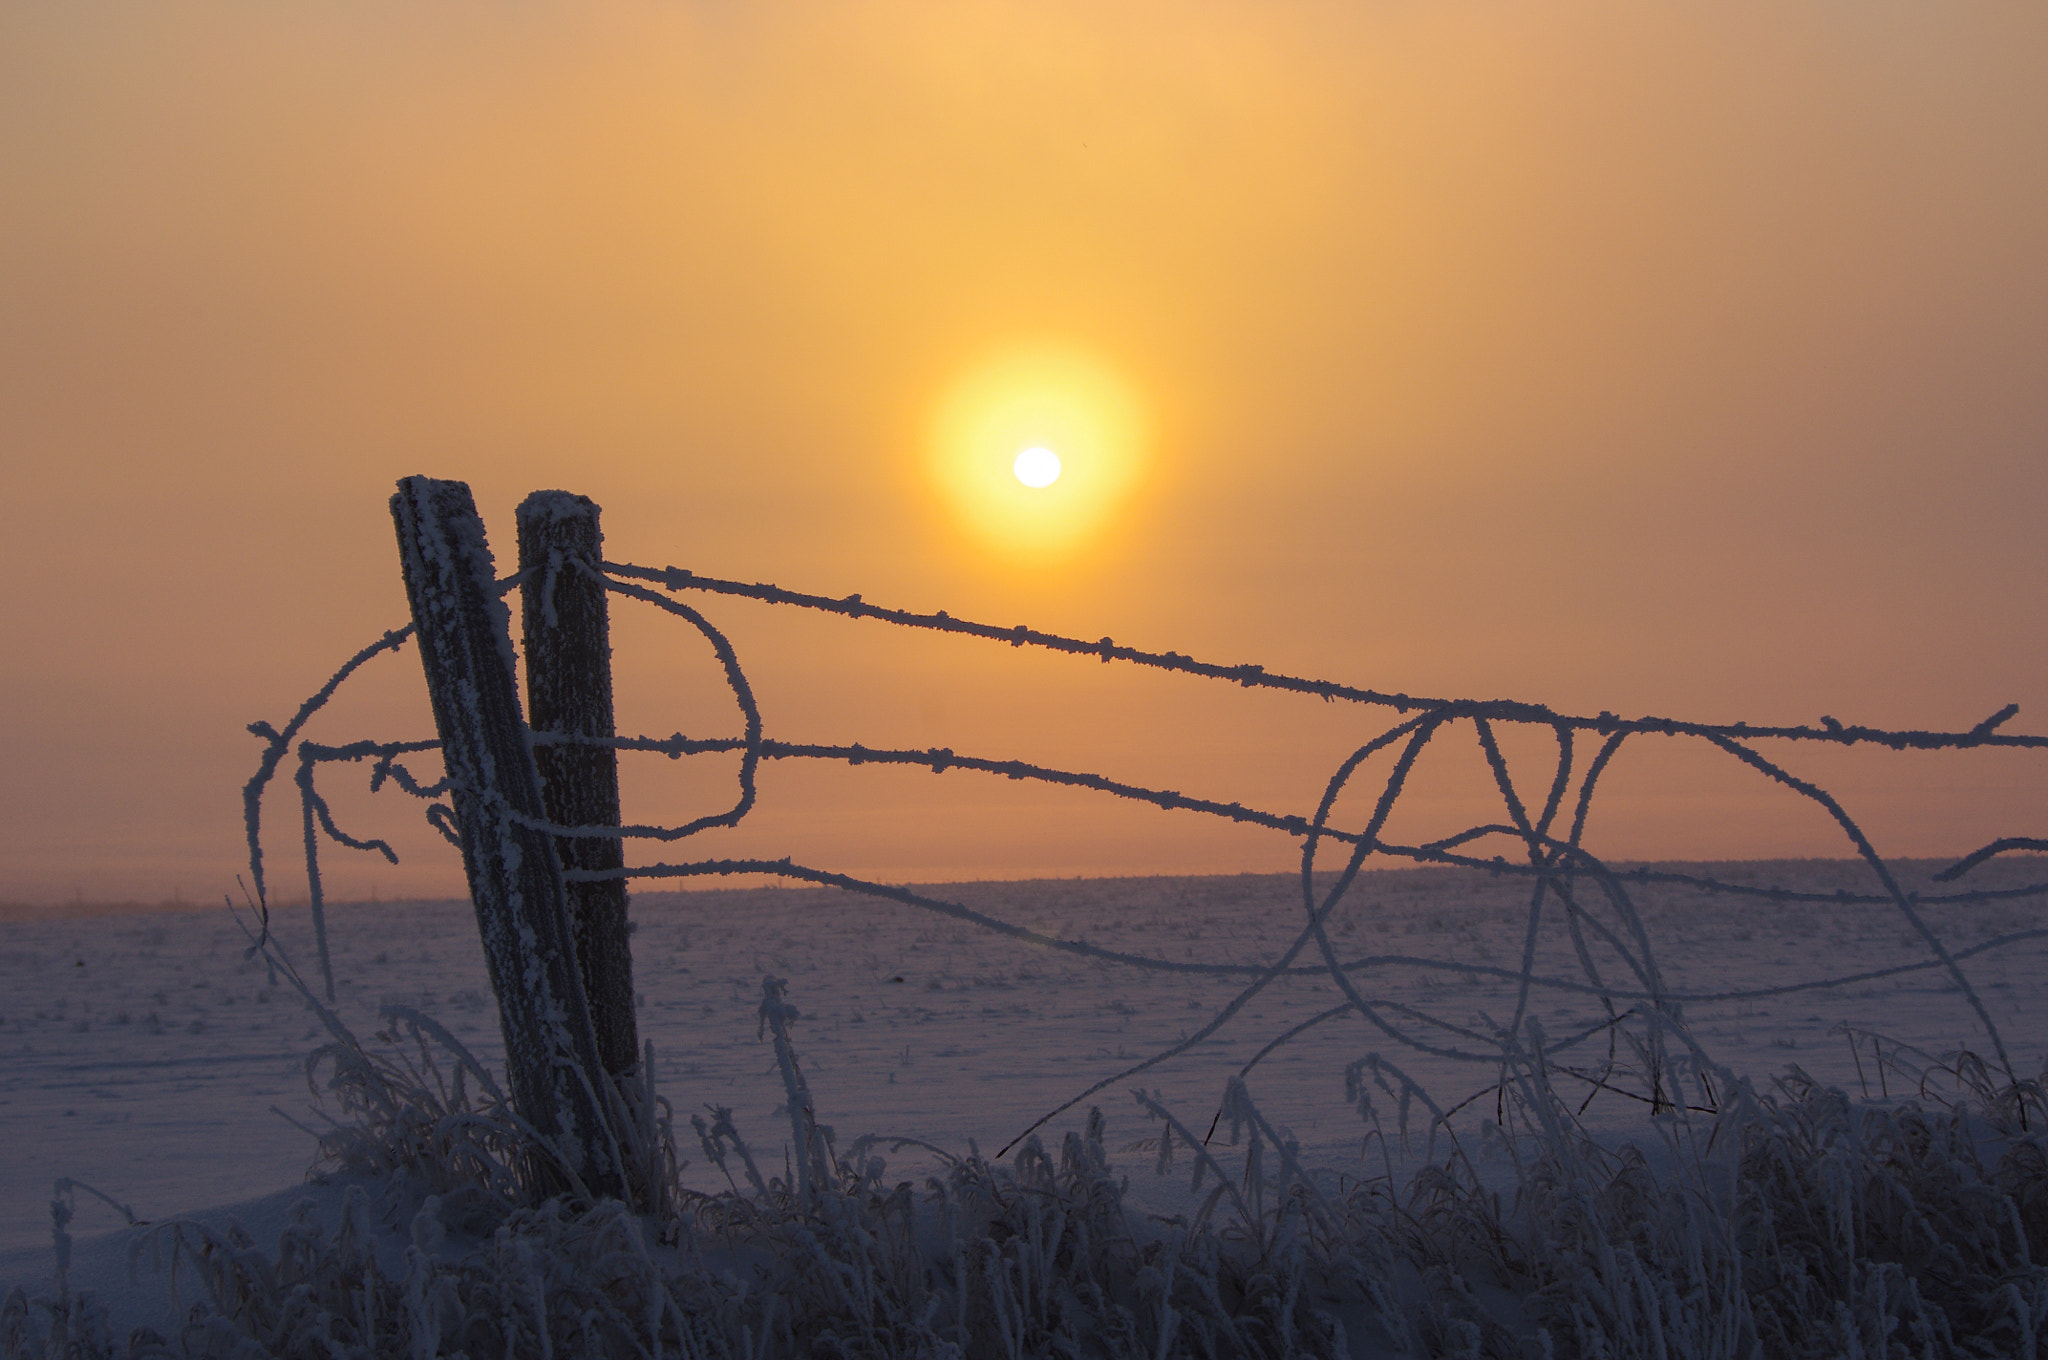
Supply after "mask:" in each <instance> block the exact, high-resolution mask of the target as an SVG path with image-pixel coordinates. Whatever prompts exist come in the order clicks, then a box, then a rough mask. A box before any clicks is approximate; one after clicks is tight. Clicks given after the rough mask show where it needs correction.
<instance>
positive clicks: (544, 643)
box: [519, 491, 640, 1077]
mask: <svg viewBox="0 0 2048 1360" xmlns="http://www.w3.org/2000/svg"><path fill="white" fill-rule="evenodd" d="M577 559H580V560H582V561H584V562H587V563H589V564H590V566H591V567H592V568H593V569H595V567H596V566H597V564H598V563H599V562H601V561H603V560H604V533H603V531H602V530H601V529H599V527H598V506H597V503H596V502H594V501H592V500H591V499H590V498H589V497H588V496H576V495H571V494H570V493H569V492H567V491H536V492H534V493H533V494H532V495H531V496H528V497H527V498H526V499H525V500H524V501H523V502H521V504H520V506H519V569H520V570H521V571H522V572H524V573H526V579H525V580H524V581H522V582H520V585H519V603H520V611H519V613H520V624H521V627H522V629H523V630H524V636H525V639H526V718H527V722H528V724H529V725H530V726H531V727H532V729H533V730H534V731H535V732H536V733H539V732H549V733H560V734H562V735H565V736H581V737H599V738H610V737H612V736H614V735H615V729H614V728H613V726H612V644H611V625H610V617H611V616H610V610H609V608H608V606H607V605H606V603H605V589H604V585H603V583H602V582H601V581H598V580H595V579H593V578H592V577H591V576H589V575H586V574H585V573H584V572H583V571H580V570H578V569H577V568H576V567H575V566H574V565H571V563H572V562H573V561H574V560H577ZM533 763H534V765H535V766H536V767H537V768H538V769H539V770H540V792H541V805H542V806H543V807H545V808H546V809H547V813H548V820H549V821H551V822H553V823H554V824H555V825H557V826H617V825H618V824H619V753H618V752H617V751H616V750H614V749H613V748H611V747H609V746H582V745H567V744H564V745H546V744H536V745H535V746H534V748H533ZM555 853H556V855H557V856H558V857H559V858H560V859H561V862H562V867H563V868H565V869H589V870H600V871H602V870H607V869H618V868H621V867H623V866H624V864H625V862H626V856H625V847H624V846H623V844H622V843H621V842H619V841H618V840H616V839H613V838H611V837H595V836H558V837H556V838H555ZM568 900H569V929H570V933H571V935H572V937H573V938H574V941H575V945H576V962H577V964H578V965H579V966H580V967H581V969H582V971H583V994H584V996H585V997H586V998H588V1000H589V1003H590V1023H591V1027H592V1028H593V1029H594V1030H595V1031H596V1034H597V1052H598V1057H599V1058H600V1059H601V1060H602V1061H603V1063H604V1066H605V1070H606V1071H607V1072H610V1073H611V1074H612V1075H613V1076H616V1077H623V1076H626V1075H628V1074H630V1073H632V1072H633V1071H634V1070H635V1068H636V1066H637V1065H638V1062H639V1057H640V1039H639V1030H638V1026H637V1024H636V1023H635V1021H634V1015H633V951H632V945H631V943H630V941H629V940H628V938H627V935H628V927H627V923H626V881H625V880H624V879H623V878H613V879H605V880H601V881H598V882H591V883H571V884H569V885H568Z"/></svg>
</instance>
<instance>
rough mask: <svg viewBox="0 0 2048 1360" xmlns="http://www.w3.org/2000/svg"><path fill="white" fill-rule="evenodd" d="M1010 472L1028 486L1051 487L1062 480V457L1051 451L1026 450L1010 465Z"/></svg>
mask: <svg viewBox="0 0 2048 1360" xmlns="http://www.w3.org/2000/svg"><path fill="white" fill-rule="evenodd" d="M1010 471H1012V472H1014V473H1016V474H1017V480H1018V481H1020V482H1022V483H1024V485H1026V486H1029V487H1044V486H1051V485H1052V484H1053V483H1054V482H1056V481H1058V480H1059V479H1060V456H1059V455H1058V454H1056V453H1054V452H1053V451H1052V450H1051V449H1026V450H1024V452H1022V453H1020V454H1018V455H1017V461H1016V462H1014V463H1012V464H1010Z"/></svg>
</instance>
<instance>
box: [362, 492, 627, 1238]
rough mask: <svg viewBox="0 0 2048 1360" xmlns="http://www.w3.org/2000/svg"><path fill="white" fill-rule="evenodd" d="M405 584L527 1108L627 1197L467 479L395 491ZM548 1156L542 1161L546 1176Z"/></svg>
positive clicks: (590, 1178) (512, 1072)
mask: <svg viewBox="0 0 2048 1360" xmlns="http://www.w3.org/2000/svg"><path fill="white" fill-rule="evenodd" d="M391 516H392V519H393V520H394V521H396V523H397V528H398V554H399V561H400V563H401V565H402V566H403V569H404V573H405V594H406V599H407V601H408V602H409V603H410V604H411V606H412V617H413V623H414V625H415V627H416V628H417V629H418V631H419V649H420V663H421V665H422V666H423V667H424V668H425V670H426V676H427V694H428V697H429V698H430V699H431V701H432V703H433V709H434V725H435V726H436V727H437V728H438V729H439V730H440V735H441V756H442V759H443V761H444V762H445V764H446V766H447V770H448V781H449V786H450V795H451V798H452V801H453V802H454V804H455V820H456V825H457V827H458V829H459V831H460V833H461V840H462V867H463V870H464V871H465V872H466V873H467V874H468V875H469V892H470V899H471V901H472V902H474V903H475V906H476V920H477V931H478V933H479V934H480V935H481V936H482V937H483V946H484V960H485V962H486V964H487V965H488V967H489V969H490V974H491V986H492V989H493V990H495V991H496V992H497V994H498V1021H499V1025H500V1027H501V1028H502V1029H503V1031H504V1036H505V1069H506V1075H507V1078H508V1079H509V1081H510V1084H511V1087H512V1099H513V1102H514V1104H515V1105H516V1106H517V1107H518V1111H519V1114H520V1116H521V1117H522V1118H523V1119H525V1120H526V1121H527V1122H528V1123H529V1124H531V1125H532V1126H533V1128H534V1129H535V1131H536V1132H538V1133H539V1134H540V1136H541V1137H542V1138H543V1139H545V1140H547V1141H548V1142H549V1143H551V1144H552V1145H553V1148H554V1150H555V1151H556V1152H557V1154H558V1155H559V1156H560V1157H562V1158H563V1160H564V1161H565V1163H566V1165H567V1166H568V1167H569V1169H570V1170H572V1171H573V1172H575V1174H576V1175H577V1176H578V1177H579V1178H580V1179H581V1180H582V1182H583V1184H584V1186H585V1187H586V1188H588V1189H589V1190H590V1191H592V1192H593V1193H596V1194H600V1195H612V1196H616V1197H619V1198H622V1199H623V1198H625V1197H626V1179H625V1176H624V1174H623V1167H622V1164H621V1163H622V1158H621V1141H622V1140H621V1139H620V1137H619V1136H618V1133H619V1131H618V1130H616V1129H614V1128H613V1127H612V1121H611V1120H610V1119H609V1118H608V1117H607V1113H606V1105H605V1101H604V1098H603V1097H602V1095H601V1094H600V1091H601V1088H602V1087H603V1085H604V1083H605V1078H604V1075H603V1069H602V1066H601V1065H600V1063H599V1061H598V1054H597V1041H596V1037H595V1035H594V1033H593V1032H592V1029H591V1024H590V1012H589V1008H588V1006H587V1005H586V1003H585V1000H584V996H583V984H582V980H581V979H580V978H579V977H578V976H577V966H576V958H575V952H574V943H573V940H572V938H571V935H570V929H569V912H568V904H567V900H566V897H565V894H564V890H563V883H562V870H561V865H560V863H559V862H558V861H557V860H556V858H555V850H554V844H553V838H552V837H550V836H548V835H547V834H546V833H545V832H542V831H538V830H535V829H534V828H533V825H532V824H533V823H535V822H539V821H542V820H544V813H543V810H542V807H541V796H540V778H539V775H538V774H537V773H536V772H535V770H534V765H533V757H532V754H531V752H530V750H529V748H528V745H527V736H526V731H525V727H524V724H523V723H522V722H521V719H520V714H519V692H518V685H517V682H516V681H515V679H514V677H513V663H512V638H511V633H510V631H509V626H508V625H509V623H510V614H509V611H508V610H507V609H506V607H505V604H504V602H503V601H502V600H500V599H499V597H498V589H497V580H496V570H495V566H494V564H493V562H492V560H491V549H490V545H489V543H488V542H487V541H486V540H485V537H484V525H483V520H482V519H481V518H480V517H479V516H478V515H477V512H476V502H475V501H474V500H473V499H471V497H470V494H469V487H468V486H467V485H466V484H464V483H462V482H444V481H436V480H435V479H433V478H430V477H407V478H405V479H404V480H403V481H401V482H399V484H398V493H397V494H396V495H394V496H393V497H392V498H391ZM544 1166H545V1162H544V1161H543V1160H541V1159H538V1158H537V1159H536V1160H535V1172H536V1174H537V1175H538V1176H540V1177H542V1178H543V1179H545V1177H546V1172H545V1171H544V1170H542V1168H543V1167H544Z"/></svg>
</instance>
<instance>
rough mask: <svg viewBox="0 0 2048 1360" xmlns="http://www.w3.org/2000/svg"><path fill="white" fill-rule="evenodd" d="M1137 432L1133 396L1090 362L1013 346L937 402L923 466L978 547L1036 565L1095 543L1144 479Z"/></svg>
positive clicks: (1138, 413)
mask: <svg viewBox="0 0 2048 1360" xmlns="http://www.w3.org/2000/svg"><path fill="white" fill-rule="evenodd" d="M1146 433H1147V432H1146V421H1145V419H1144V415H1143V411H1142V408H1141V406H1140V404H1139V402H1138V399H1137V397H1136V396H1135V395H1134V394H1133V392H1132V391H1131V389H1130V387H1129V386H1128V385H1127V384H1126V383H1125V382H1124V381H1123V380H1122V379H1121V378H1120V377H1119V376H1118V375H1117V374H1116V373H1115V372H1114V371H1113V370H1111V369H1110V368H1108V367H1107V366H1106V365H1104V364H1103V363H1101V362H1100V361H1099V360H1097V359H1095V358H1094V357H1093V356H1090V355H1087V354H1083V353H1080V352H1078V351H1076V350H1072V349H1065V348H1053V347H1038V348H1028V349H1026V348H1018V349H1013V350H1009V351H1005V352H1003V353H1000V354H997V355H995V356H993V357H990V358H987V359H984V360H983V361H982V362H981V363H979V364H976V365H974V366H973V367H971V368H969V369H967V370H966V371H965V372H964V373H963V374H962V375H961V376H960V377H959V378H958V379H956V380H955V381H954V383H953V384H952V385H951V386H950V387H949V388H948V389H947V390H946V391H945V393H944V394H943V395H942V396H941V398H940V399H939V401H938V402H937V404H936V405H935V407H934V408H933V414H932V419H931V424H930V428H929V431H928V435H927V459H928V462H927V466H928V468H929V471H930V474H931V477H932V482H933V485H934V486H935V488H936V489H937V490H938V492H939V493H940V497H941V500H942V501H943V502H944V503H945V505H946V508H947V509H948V510H949V511H951V512H952V515H953V518H954V519H955V521H956V522H957V523H958V524H959V525H960V527H962V528H964V529H966V530H967V531H968V532H969V533H970V534H971V535H972V536H973V537H974V538H975V539H977V540H979V541H980V542H981V543H982V545H983V546H984V547H986V548H988V549H992V550H994V551H995V552H996V553H997V554H998V555H999V556H1001V557H1007V558H1009V559H1012V560H1015V561H1024V562H1038V563H1046V562H1051V561H1055V560H1060V559H1065V558H1069V557H1072V556H1074V555H1076V554H1077V553H1079V552H1080V551H1081V550H1083V549H1084V548H1085V547H1087V545H1089V544H1090V543H1092V542H1097V541H1099V540H1100V539H1101V538H1102V536H1103V532H1104V531H1105V530H1106V529H1107V528H1108V526H1109V525H1110V523H1111V522H1112V521H1113V519H1114V517H1115V514H1116V512H1117V510H1119V509H1120V508H1121V507H1122V506H1123V504H1124V503H1125V502H1126V500H1127V499H1128V498H1129V496H1130V493H1131V492H1132V491H1133V490H1134V489H1135V488H1136V487H1137V485H1138V484H1139V483H1140V482H1141V481H1142V480H1143V476H1144V472H1145V466H1146V462H1147V460H1148V452H1149V451H1148V449H1147V448H1146ZM1055 450H1057V452H1055Z"/></svg>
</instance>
